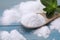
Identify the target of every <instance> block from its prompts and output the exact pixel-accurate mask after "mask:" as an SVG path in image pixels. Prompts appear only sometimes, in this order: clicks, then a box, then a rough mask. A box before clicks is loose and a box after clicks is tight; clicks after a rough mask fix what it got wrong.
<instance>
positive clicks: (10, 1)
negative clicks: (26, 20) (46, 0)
mask: <svg viewBox="0 0 60 40" xmlns="http://www.w3.org/2000/svg"><path fill="white" fill-rule="evenodd" d="M22 1H28V0H0V16H2V13H3V11H4V10H5V9H8V8H11V7H12V6H14V5H17V4H19V3H20V2H22ZM59 2H60V0H59V1H58V3H59ZM59 4H60V3H59ZM17 24H19V23H17ZM19 25H20V26H18V25H15V26H14V25H13V26H12V25H10V26H1V25H0V31H3V30H4V31H9V32H10V31H11V30H13V29H16V30H18V31H19V32H20V33H22V35H24V36H25V37H26V38H27V40H52V39H53V38H55V39H56V40H60V33H58V31H57V30H54V31H52V32H51V34H50V36H49V38H47V39H45V38H43V37H38V36H36V35H33V34H32V31H33V30H34V29H26V28H24V27H23V26H22V25H21V24H19Z"/></svg>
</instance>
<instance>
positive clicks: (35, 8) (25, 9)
mask: <svg viewBox="0 0 60 40" xmlns="http://www.w3.org/2000/svg"><path fill="white" fill-rule="evenodd" d="M39 2H40V1H39ZM39 2H38V1H27V2H22V3H21V4H20V10H21V12H22V14H23V15H25V14H26V13H29V12H35V13H44V11H43V8H45V6H43V5H42V4H41V2H40V3H39Z"/></svg>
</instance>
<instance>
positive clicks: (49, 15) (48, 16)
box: [46, 9, 55, 18]
mask: <svg viewBox="0 0 60 40" xmlns="http://www.w3.org/2000/svg"><path fill="white" fill-rule="evenodd" d="M52 11H53V12H52ZM54 12H55V10H54V9H51V11H47V13H46V17H47V18H52V17H53V16H54Z"/></svg>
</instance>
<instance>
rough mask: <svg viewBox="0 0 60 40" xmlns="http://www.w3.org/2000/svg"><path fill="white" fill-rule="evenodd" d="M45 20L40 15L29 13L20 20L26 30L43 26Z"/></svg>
mask: <svg viewBox="0 0 60 40" xmlns="http://www.w3.org/2000/svg"><path fill="white" fill-rule="evenodd" d="M45 22H46V21H45V18H44V17H43V16H42V15H40V14H35V13H30V14H26V15H24V16H23V17H22V18H21V23H22V24H23V25H24V26H25V27H27V28H36V27H40V26H41V25H43V24H45Z"/></svg>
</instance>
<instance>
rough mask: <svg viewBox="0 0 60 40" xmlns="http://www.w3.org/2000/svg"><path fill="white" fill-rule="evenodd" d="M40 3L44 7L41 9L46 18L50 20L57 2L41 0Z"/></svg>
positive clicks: (54, 0) (55, 0)
mask: <svg viewBox="0 0 60 40" xmlns="http://www.w3.org/2000/svg"><path fill="white" fill-rule="evenodd" d="M41 3H42V4H43V5H44V6H46V8H44V9H43V10H44V11H46V17H47V18H52V17H53V15H54V13H55V11H56V8H57V0H41Z"/></svg>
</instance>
